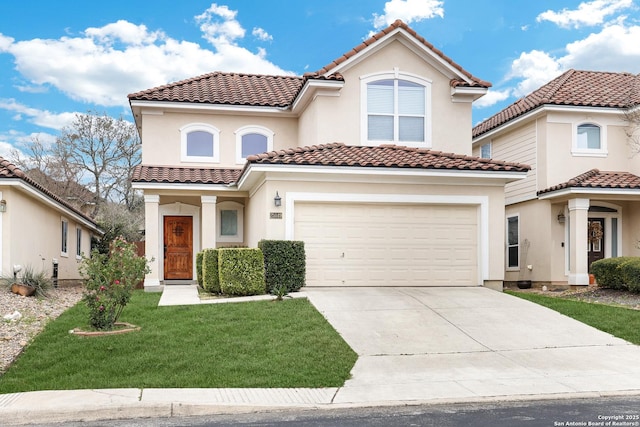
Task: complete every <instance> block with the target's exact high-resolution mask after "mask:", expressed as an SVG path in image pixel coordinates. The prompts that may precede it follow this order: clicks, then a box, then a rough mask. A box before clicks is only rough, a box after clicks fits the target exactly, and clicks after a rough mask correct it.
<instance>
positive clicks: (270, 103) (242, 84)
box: [129, 72, 304, 107]
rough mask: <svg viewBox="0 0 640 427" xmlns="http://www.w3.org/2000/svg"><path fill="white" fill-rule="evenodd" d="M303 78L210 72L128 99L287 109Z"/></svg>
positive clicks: (149, 90) (131, 95)
mask: <svg viewBox="0 0 640 427" xmlns="http://www.w3.org/2000/svg"><path fill="white" fill-rule="evenodd" d="M303 83H304V79H303V78H302V77H292V76H265V75H258V74H240V73H222V72H215V73H209V74H205V75H202V76H198V77H192V78H190V79H187V80H182V81H179V82H175V83H170V84H167V85H164V86H159V87H155V88H151V89H147V90H143V91H141V92H136V93H132V94H130V95H129V100H139V101H169V102H194V103H207V104H226V105H247V106H261V107H288V106H289V105H290V104H291V102H292V101H293V99H294V98H295V96H296V95H297V94H298V92H299V91H300V89H301V88H302V85H303Z"/></svg>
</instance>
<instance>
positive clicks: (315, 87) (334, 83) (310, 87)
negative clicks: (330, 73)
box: [291, 79, 344, 113]
mask: <svg viewBox="0 0 640 427" xmlns="http://www.w3.org/2000/svg"><path fill="white" fill-rule="evenodd" d="M343 87H344V81H341V80H315V79H309V80H307V81H306V82H305V84H304V86H303V87H302V90H301V91H300V92H299V93H298V95H297V96H296V98H295V99H294V100H293V103H292V104H291V111H293V112H294V113H298V112H300V111H301V110H304V108H305V107H306V106H307V105H308V104H309V102H311V101H312V100H313V99H315V98H316V97H317V96H320V95H325V96H326V95H329V94H331V95H332V96H339V95H340V93H339V91H340V89H342V88H343ZM322 89H325V90H324V91H323V90H322Z"/></svg>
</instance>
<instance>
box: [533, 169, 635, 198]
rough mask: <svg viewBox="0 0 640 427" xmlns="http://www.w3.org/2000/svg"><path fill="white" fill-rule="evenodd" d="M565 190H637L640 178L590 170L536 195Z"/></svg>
mask: <svg viewBox="0 0 640 427" xmlns="http://www.w3.org/2000/svg"><path fill="white" fill-rule="evenodd" d="M567 188H620V189H630V190H639V189H640V177H639V176H637V175H634V174H632V173H629V172H600V171H599V170H598V169H591V170H590V171H588V172H585V173H583V174H581V175H578V176H576V177H575V178H571V179H570V180H569V181H567V182H563V183H562V184H558V185H554V186H553V187H549V188H546V189H544V190H541V191H538V195H540V194H545V193H551V192H553V191H558V190H564V189H567Z"/></svg>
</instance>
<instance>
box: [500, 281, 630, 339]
mask: <svg viewBox="0 0 640 427" xmlns="http://www.w3.org/2000/svg"><path fill="white" fill-rule="evenodd" d="M505 292H506V293H508V294H510V295H515V296H517V297H520V298H523V299H526V300H529V301H532V302H535V303H536V304H540V305H543V306H545V307H548V308H550V309H552V310H555V311H557V312H559V313H562V314H564V315H566V316H569V317H571V318H574V319H576V320H579V321H580V322H582V323H586V324H587V325H590V326H593V327H594V328H597V329H600V330H601V331H604V332H608V333H610V334H611V335H613V336H616V337H618V338H622V339H623V340H626V341H629V342H631V343H633V344H638V345H640V310H632V309H629V308H623V307H614V306H610V305H604V304H597V303H589V302H581V301H572V300H567V299H562V298H554V297H548V296H544V295H538V294H534V293H526V292H517V291H505Z"/></svg>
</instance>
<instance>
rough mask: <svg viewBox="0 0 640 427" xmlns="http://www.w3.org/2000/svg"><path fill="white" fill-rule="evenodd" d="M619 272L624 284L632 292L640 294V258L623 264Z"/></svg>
mask: <svg viewBox="0 0 640 427" xmlns="http://www.w3.org/2000/svg"><path fill="white" fill-rule="evenodd" d="M618 270H620V272H621V273H622V277H623V278H624V283H625V285H627V288H629V291H631V292H640V258H632V259H630V260H628V261H627V262H625V263H622V264H621V265H620V266H619V267H618Z"/></svg>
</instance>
